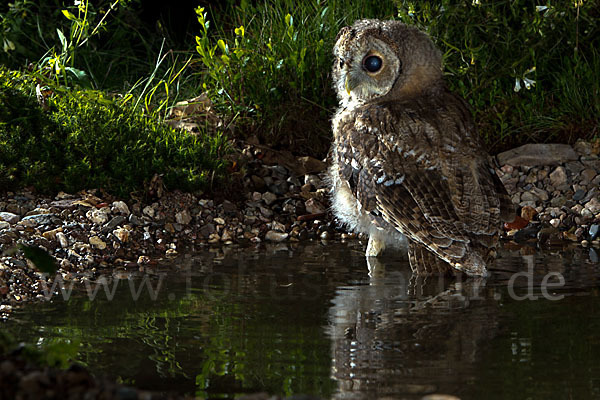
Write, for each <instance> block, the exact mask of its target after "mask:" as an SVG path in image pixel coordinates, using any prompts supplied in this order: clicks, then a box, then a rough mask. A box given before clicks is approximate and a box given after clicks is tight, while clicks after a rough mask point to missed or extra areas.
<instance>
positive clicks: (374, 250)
mask: <svg viewBox="0 0 600 400" xmlns="http://www.w3.org/2000/svg"><path fill="white" fill-rule="evenodd" d="M384 250H385V239H384V238H383V236H382V235H381V234H379V232H378V231H377V230H373V231H372V232H371V234H370V235H369V243H368V244H367V252H366V253H365V255H366V256H367V257H379V255H380V254H381V253H383V251H384Z"/></svg>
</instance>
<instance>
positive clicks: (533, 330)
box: [468, 294, 600, 399]
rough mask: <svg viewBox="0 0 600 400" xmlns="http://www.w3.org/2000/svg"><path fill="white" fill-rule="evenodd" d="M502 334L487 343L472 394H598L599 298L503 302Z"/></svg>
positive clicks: (554, 396)
mask: <svg viewBox="0 0 600 400" xmlns="http://www.w3.org/2000/svg"><path fill="white" fill-rule="evenodd" d="M503 314H504V315H505V318H510V322H509V323H505V324H504V326H505V328H506V329H505V333H504V335H502V336H501V337H498V338H497V339H495V340H494V341H493V342H492V343H490V346H489V349H488V350H487V352H486V357H485V358H484V360H483V362H482V368H480V371H481V374H480V377H479V381H478V383H477V385H473V387H471V388H470V389H469V391H468V392H469V393H472V394H473V396H472V398H486V399H525V398H527V399H591V398H597V397H598V395H600V381H599V380H598V377H599V376H600V366H599V364H598V360H600V298H599V297H598V296H597V294H596V295H595V296H589V297H587V298H582V297H580V296H573V297H566V298H564V299H563V300H560V301H546V300H541V299H540V300H535V301H530V300H524V301H512V302H507V303H506V304H505V305H504V312H503Z"/></svg>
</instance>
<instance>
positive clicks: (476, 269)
mask: <svg viewBox="0 0 600 400" xmlns="http://www.w3.org/2000/svg"><path fill="white" fill-rule="evenodd" d="M334 55H335V62H334V68H333V77H334V84H335V87H336V90H337V93H338V97H339V100H340V107H339V109H338V110H337V112H336V115H335V117H334V119H333V133H334V142H333V145H332V152H331V154H332V167H331V169H330V180H331V188H332V204H333V210H334V213H335V214H336V215H337V217H338V219H339V220H340V221H342V222H343V223H345V224H347V225H348V226H349V227H350V228H351V229H353V230H355V231H358V232H363V233H367V234H369V236H370V239H369V245H368V246H367V256H377V255H379V254H380V253H381V251H382V250H383V249H384V248H385V247H386V245H394V244H402V243H406V241H405V239H404V237H403V236H406V238H408V242H409V245H408V252H409V260H410V261H411V266H412V267H413V269H414V270H415V271H417V272H422V273H428V272H439V271H440V270H441V269H443V266H444V265H445V266H446V268H447V266H448V265H447V264H444V263H448V264H450V265H451V266H452V267H454V268H455V269H458V270H461V271H464V272H466V273H468V274H471V275H485V274H486V270H487V263H488V262H489V260H490V259H491V257H492V256H493V254H494V249H495V247H496V244H497V242H498V235H499V231H500V228H501V224H502V222H503V221H512V219H513V217H514V209H513V206H512V203H511V200H510V198H509V197H508V195H507V194H506V191H505V189H504V187H503V185H502V183H501V182H500V180H499V178H498V177H497V176H496V174H495V172H494V170H493V168H492V167H491V165H490V162H489V156H488V155H487V154H486V152H485V150H484V148H483V146H482V144H481V142H480V138H479V136H478V134H477V131H476V128H475V126H474V124H473V121H472V117H471V113H470V111H469V109H468V107H467V105H466V103H465V102H464V100H463V99H461V98H460V97H459V96H456V95H455V94H453V93H451V92H450V91H449V90H448V89H447V87H446V85H445V83H444V81H443V79H442V73H441V55H440V53H439V51H438V50H437V49H436V47H435V46H434V45H433V43H432V42H431V40H430V39H429V38H428V37H427V35H425V34H424V33H422V32H420V31H419V30H417V29H415V28H413V27H410V26H407V25H404V24H402V23H400V22H397V21H377V20H361V21H357V22H356V23H355V24H354V25H353V26H352V27H346V28H344V29H342V30H341V31H340V34H339V35H338V40H337V43H336V45H335V48H334ZM434 261H435V262H434ZM440 261H443V262H442V263H440Z"/></svg>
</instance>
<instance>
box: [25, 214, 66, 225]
mask: <svg viewBox="0 0 600 400" xmlns="http://www.w3.org/2000/svg"><path fill="white" fill-rule="evenodd" d="M58 221H60V219H59V218H58V217H57V216H56V215H55V214H35V215H28V216H27V217H24V218H23V219H22V220H21V221H20V222H19V224H21V225H23V226H30V227H35V226H39V225H52V224H55V223H57V222H58Z"/></svg>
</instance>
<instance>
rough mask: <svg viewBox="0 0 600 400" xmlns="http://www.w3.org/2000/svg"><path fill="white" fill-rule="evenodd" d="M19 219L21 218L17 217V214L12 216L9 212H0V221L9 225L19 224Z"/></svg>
mask: <svg viewBox="0 0 600 400" xmlns="http://www.w3.org/2000/svg"><path fill="white" fill-rule="evenodd" d="M20 219H21V217H19V216H18V215H17V214H13V213H10V212H0V221H5V222H8V223H9V224H11V225H12V224H16V223H17V222H19V220H20Z"/></svg>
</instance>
